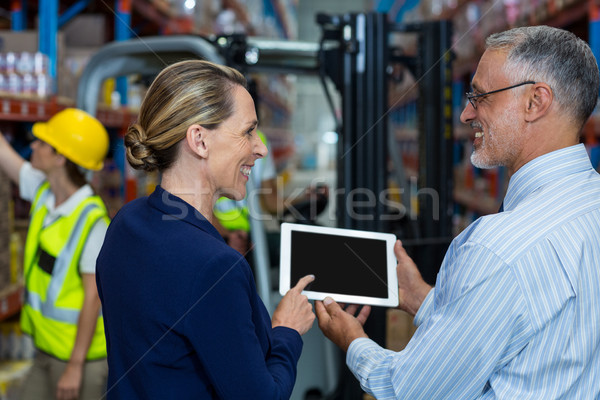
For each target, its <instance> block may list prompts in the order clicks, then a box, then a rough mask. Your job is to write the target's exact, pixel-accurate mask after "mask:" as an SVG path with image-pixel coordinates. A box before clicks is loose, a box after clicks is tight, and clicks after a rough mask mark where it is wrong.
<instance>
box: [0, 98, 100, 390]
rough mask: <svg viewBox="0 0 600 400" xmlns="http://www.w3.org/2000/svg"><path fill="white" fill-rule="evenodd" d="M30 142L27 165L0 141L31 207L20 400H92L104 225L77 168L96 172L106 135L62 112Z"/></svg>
mask: <svg viewBox="0 0 600 400" xmlns="http://www.w3.org/2000/svg"><path fill="white" fill-rule="evenodd" d="M33 135H34V136H35V137H36V139H37V140H36V141H35V142H33V143H32V145H31V148H32V150H33V151H32V154H31V163H29V162H26V161H25V160H24V159H23V158H22V157H21V156H20V155H19V154H18V153H17V152H15V151H14V149H13V148H12V147H11V146H10V145H9V144H8V143H7V142H6V140H5V139H4V136H2V134H0V167H1V169H2V170H3V171H4V172H5V173H6V174H7V175H8V177H9V178H10V179H11V180H12V181H14V182H15V183H17V184H18V185H19V193H20V195H21V197H22V198H23V199H25V200H27V201H30V202H31V203H32V204H31V213H30V215H31V220H30V223H29V229H28V231H27V242H26V244H25V254H24V266H23V270H24V282H25V304H24V306H23V309H22V310H21V327H22V329H23V331H24V332H25V333H26V334H28V335H30V336H31V337H32V339H33V343H34V345H35V348H36V350H37V352H36V355H35V358H34V362H33V366H32V368H31V369H30V372H29V374H28V376H27V378H26V380H25V382H24V384H23V385H22V388H23V390H22V393H21V395H20V397H19V398H20V399H22V400H28V399H32V400H37V399H54V398H56V399H59V400H62V399H67V400H68V399H99V398H101V397H102V396H103V394H104V390H105V388H106V375H107V364H106V342H105V338H104V325H103V322H102V317H101V316H100V299H99V298H98V292H97V290H96V278H95V269H96V257H97V256H98V252H99V251H100V247H101V246H102V241H103V239H104V234H105V233H106V228H107V226H108V222H109V221H108V216H107V213H106V208H105V207H104V204H103V203H102V200H101V199H100V198H99V197H98V196H96V195H95V194H94V191H93V189H92V188H91V186H90V185H88V184H87V182H86V179H85V176H84V173H83V170H82V169H84V170H99V169H101V168H102V166H103V160H104V157H105V156H106V153H107V151H108V141H109V140H108V134H107V133H106V130H105V129H104V127H103V126H102V124H101V123H100V121H98V120H97V119H96V118H94V117H92V116H91V115H89V114H87V113H85V112H83V111H81V110H77V109H73V108H67V109H65V110H63V111H61V112H59V113H57V114H55V115H54V116H53V117H52V118H50V120H49V121H48V122H38V123H36V124H34V125H33Z"/></svg>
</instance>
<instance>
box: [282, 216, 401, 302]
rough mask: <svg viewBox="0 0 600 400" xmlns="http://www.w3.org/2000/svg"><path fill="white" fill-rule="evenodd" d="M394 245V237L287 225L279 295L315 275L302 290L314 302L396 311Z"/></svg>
mask: <svg viewBox="0 0 600 400" xmlns="http://www.w3.org/2000/svg"><path fill="white" fill-rule="evenodd" d="M395 242H396V236H394V235H392V234H389V233H379V232H368V231H358V230H352V229H339V228H329V227H322V226H313V225H300V224H290V223H283V224H281V263H280V274H279V292H280V293H281V295H282V296H283V295H285V294H286V293H287V291H288V290H289V289H290V288H291V287H294V286H295V285H296V283H298V280H299V279H300V278H302V277H303V276H305V275H309V274H313V275H314V276H315V280H314V281H313V282H312V283H310V284H309V285H308V286H307V288H306V289H305V290H304V291H303V294H305V295H306V296H307V297H308V298H309V299H310V300H323V299H324V298H325V297H327V296H329V297H331V298H332V299H334V300H335V301H337V302H340V303H349V304H369V305H375V306H387V307H396V306H397V305H398V277H397V275H396V257H395V255H394V243H395Z"/></svg>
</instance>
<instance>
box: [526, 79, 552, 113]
mask: <svg viewBox="0 0 600 400" xmlns="http://www.w3.org/2000/svg"><path fill="white" fill-rule="evenodd" d="M553 100H554V94H553V93H552V89H551V88H550V86H548V85H547V84H545V83H543V82H539V83H536V84H534V86H533V88H532V90H531V91H530V92H529V97H528V98H527V109H526V110H525V119H526V121H527V122H534V121H536V120H537V119H539V118H541V117H543V116H544V115H545V114H546V112H547V111H548V109H550V106H551V105H552V101H553Z"/></svg>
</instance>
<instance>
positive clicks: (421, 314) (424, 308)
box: [414, 287, 435, 327]
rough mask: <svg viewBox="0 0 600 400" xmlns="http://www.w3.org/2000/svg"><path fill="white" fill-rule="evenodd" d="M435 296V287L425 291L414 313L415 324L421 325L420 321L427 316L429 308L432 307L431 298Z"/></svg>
mask: <svg viewBox="0 0 600 400" xmlns="http://www.w3.org/2000/svg"><path fill="white" fill-rule="evenodd" d="M434 297H435V287H434V288H433V289H431V290H430V291H429V293H427V296H426V297H425V300H423V304H421V307H419V310H418V311H417V314H416V315H415V319H414V324H415V326H417V327H418V326H419V325H421V323H422V322H423V321H424V320H425V319H427V317H429V315H430V314H431V310H432V309H433V298H434Z"/></svg>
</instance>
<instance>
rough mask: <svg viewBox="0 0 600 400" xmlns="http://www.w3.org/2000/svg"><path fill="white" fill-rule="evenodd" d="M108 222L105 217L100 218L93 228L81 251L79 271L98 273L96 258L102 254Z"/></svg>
mask: <svg viewBox="0 0 600 400" xmlns="http://www.w3.org/2000/svg"><path fill="white" fill-rule="evenodd" d="M107 229H108V224H107V223H106V221H105V220H104V218H100V219H99V220H98V221H97V222H96V223H95V224H94V226H92V229H90V233H89V235H88V238H87V240H86V242H85V244H84V245H83V250H82V251H81V258H80V259H79V272H80V273H82V274H95V273H96V259H97V258H98V254H100V249H101V248H102V243H104V236H106V230H107Z"/></svg>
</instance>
